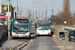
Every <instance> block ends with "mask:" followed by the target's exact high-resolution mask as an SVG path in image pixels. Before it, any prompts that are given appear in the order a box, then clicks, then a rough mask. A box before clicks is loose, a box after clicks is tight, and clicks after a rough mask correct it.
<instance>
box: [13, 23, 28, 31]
mask: <svg viewBox="0 0 75 50" xmlns="http://www.w3.org/2000/svg"><path fill="white" fill-rule="evenodd" d="M13 31H28V23H22V22H17V23H15V22H14V23H13Z"/></svg>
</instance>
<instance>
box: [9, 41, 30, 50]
mask: <svg viewBox="0 0 75 50" xmlns="http://www.w3.org/2000/svg"><path fill="white" fill-rule="evenodd" d="M29 41H30V40H29ZM24 43H25V45H24V47H25V46H26V45H27V44H28V43H29V42H27V43H26V42H24V41H23V42H22V43H20V44H18V45H16V46H14V47H12V48H11V49H10V50H16V49H17V48H18V47H19V46H21V45H23V44H24ZM18 49H20V48H18Z"/></svg>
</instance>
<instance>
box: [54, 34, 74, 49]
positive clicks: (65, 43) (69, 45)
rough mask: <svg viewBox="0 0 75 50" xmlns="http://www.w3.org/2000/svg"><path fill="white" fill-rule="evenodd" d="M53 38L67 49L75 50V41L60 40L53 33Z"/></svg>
mask: <svg viewBox="0 0 75 50" xmlns="http://www.w3.org/2000/svg"><path fill="white" fill-rule="evenodd" d="M53 39H54V40H55V41H57V42H58V43H59V44H60V45H61V46H60V47H62V48H64V49H65V50H75V41H71V42H69V41H65V40H60V39H58V38H57V36H55V35H53Z"/></svg>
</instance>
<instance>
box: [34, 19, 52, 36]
mask: <svg viewBox="0 0 75 50" xmlns="http://www.w3.org/2000/svg"><path fill="white" fill-rule="evenodd" d="M50 23H51V22H50V20H40V21H37V22H36V24H35V27H36V35H51V28H50Z"/></svg>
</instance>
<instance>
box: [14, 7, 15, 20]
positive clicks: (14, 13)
mask: <svg viewBox="0 0 75 50" xmlns="http://www.w3.org/2000/svg"><path fill="white" fill-rule="evenodd" d="M14 19H15V7H14Z"/></svg>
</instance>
